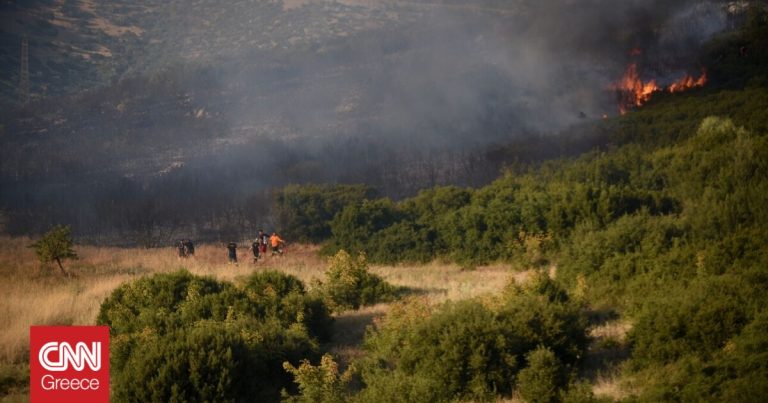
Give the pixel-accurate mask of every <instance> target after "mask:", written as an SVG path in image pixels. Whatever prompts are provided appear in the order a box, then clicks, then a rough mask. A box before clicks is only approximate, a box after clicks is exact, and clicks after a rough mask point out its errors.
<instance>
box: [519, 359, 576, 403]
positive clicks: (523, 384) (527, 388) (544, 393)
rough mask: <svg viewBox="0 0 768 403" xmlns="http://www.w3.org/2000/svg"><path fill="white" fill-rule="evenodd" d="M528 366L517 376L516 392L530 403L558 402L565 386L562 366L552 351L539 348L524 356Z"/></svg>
mask: <svg viewBox="0 0 768 403" xmlns="http://www.w3.org/2000/svg"><path fill="white" fill-rule="evenodd" d="M525 360H526V362H527V363H528V365H527V366H526V367H525V368H523V370H521V371H520V374H518V376H517V391H518V392H519V393H520V396H521V397H522V398H523V399H524V400H525V401H526V402H531V403H539V402H543V403H551V402H556V401H558V400H559V399H558V396H559V395H560V390H561V389H562V388H563V387H564V386H565V379H566V377H565V374H564V373H563V368H562V365H561V364H560V361H559V360H558V359H557V357H556V356H555V353H553V352H552V350H549V349H547V348H544V347H539V348H537V349H536V350H533V351H531V352H529V353H528V354H526V355H525Z"/></svg>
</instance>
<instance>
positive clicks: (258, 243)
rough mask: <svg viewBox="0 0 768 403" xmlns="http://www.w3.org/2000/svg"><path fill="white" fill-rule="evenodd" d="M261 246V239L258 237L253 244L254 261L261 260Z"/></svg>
mask: <svg viewBox="0 0 768 403" xmlns="http://www.w3.org/2000/svg"><path fill="white" fill-rule="evenodd" d="M260 246H261V239H259V238H256V239H255V240H254V241H253V243H252V244H251V252H253V263H256V262H258V261H259V247H260Z"/></svg>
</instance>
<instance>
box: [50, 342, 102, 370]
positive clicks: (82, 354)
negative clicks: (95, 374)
mask: <svg viewBox="0 0 768 403" xmlns="http://www.w3.org/2000/svg"><path fill="white" fill-rule="evenodd" d="M51 352H54V353H55V352H58V353H59V354H58V355H59V359H58V360H56V361H52V360H51V359H50V356H49V355H50V353H51ZM39 358H40V365H42V366H43V368H45V369H47V370H48V371H53V372H56V371H66V370H67V369H69V365H70V364H71V365H72V366H73V367H74V368H75V370H76V371H82V370H83V368H85V364H86V363H87V364H88V366H89V367H91V370H93V371H98V370H100V369H101V342H98V341H97V342H93V343H91V348H90V349H89V348H88V347H87V346H86V345H85V343H83V342H80V343H77V345H76V346H75V348H72V346H71V345H70V344H69V343H67V342H61V343H57V342H55V341H52V342H50V343H46V344H44V345H43V348H41V349H40V356H39Z"/></svg>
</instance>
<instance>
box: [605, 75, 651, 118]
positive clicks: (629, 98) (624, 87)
mask: <svg viewBox="0 0 768 403" xmlns="http://www.w3.org/2000/svg"><path fill="white" fill-rule="evenodd" d="M615 89H616V91H617V92H618V94H619V112H621V114H622V115H623V114H625V113H627V111H628V110H629V109H631V108H633V107H639V106H643V104H644V103H646V102H648V100H649V99H651V95H653V93H654V92H656V91H660V88H659V86H658V85H656V80H651V81H648V82H643V80H642V79H640V74H639V73H638V72H637V64H635V63H632V64H630V65H629V67H627V71H626V72H625V73H624V77H623V78H622V79H621V81H620V82H619V83H618V84H617V85H616V86H615Z"/></svg>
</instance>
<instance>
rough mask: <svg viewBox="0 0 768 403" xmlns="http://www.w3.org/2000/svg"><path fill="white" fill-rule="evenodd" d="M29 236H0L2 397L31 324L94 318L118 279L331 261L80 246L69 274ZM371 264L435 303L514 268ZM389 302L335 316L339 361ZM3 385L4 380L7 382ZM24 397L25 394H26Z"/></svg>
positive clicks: (296, 270)
mask: <svg viewBox="0 0 768 403" xmlns="http://www.w3.org/2000/svg"><path fill="white" fill-rule="evenodd" d="M32 242H33V241H32V240H30V239H26V238H9V237H0V274H1V275H2V277H3V279H4V281H3V282H2V283H1V284H0V293H2V295H3V298H2V299H1V300H0V387H2V388H3V389H1V390H0V392H4V393H0V395H2V394H14V393H15V394H16V396H17V397H23V395H21V396H20V395H19V393H21V394H23V393H25V390H24V389H23V388H22V389H19V386H22V385H17V386H14V385H13V383H14V382H13V379H15V378H18V377H19V376H20V375H19V373H20V372H23V371H26V366H27V363H28V357H29V327H30V326H31V325H90V324H94V322H95V320H96V315H97V314H98V311H99V306H100V304H101V302H102V301H103V300H104V298H106V297H107V295H109V293H110V292H111V291H112V290H113V289H115V288H116V287H117V286H118V285H120V284H121V283H124V282H126V281H130V280H132V279H135V278H138V277H141V276H144V275H149V274H152V273H163V272H171V271H176V270H180V269H186V270H189V271H190V272H192V273H195V274H200V275H209V276H213V277H216V278H217V279H221V280H230V281H237V278H238V277H240V276H244V275H247V274H249V273H252V272H254V271H257V270H266V269H276V270H279V271H282V272H285V273H289V274H292V275H295V276H297V277H298V278H300V279H301V280H302V281H304V282H305V284H307V285H310V284H311V282H312V280H313V279H315V278H316V279H322V277H323V274H324V271H325V268H326V264H325V260H324V259H323V258H322V257H320V256H318V254H317V248H316V247H314V246H304V245H291V246H290V247H289V248H287V250H286V253H285V255H284V256H282V257H268V258H267V259H264V260H262V261H260V262H258V263H256V264H253V263H252V257H251V254H250V252H249V251H248V250H247V249H246V248H245V247H243V248H241V249H239V250H238V259H239V264H238V265H231V264H228V263H227V251H226V248H225V247H224V246H223V245H199V246H197V247H196V253H195V257H194V258H188V259H180V258H178V257H177V255H176V250H175V248H172V247H168V248H156V249H140V248H107V247H93V246H76V248H75V250H76V251H77V254H78V255H79V257H80V258H79V259H78V260H75V261H67V262H65V267H66V269H67V270H68V271H70V272H71V273H72V274H73V276H72V277H69V278H68V277H64V276H63V275H62V274H61V273H60V272H59V270H58V268H56V267H55V266H54V265H50V266H41V265H40V263H39V262H38V260H37V257H36V256H35V254H34V251H33V250H32V249H30V248H29V247H28V246H29V245H30V244H32ZM370 270H371V271H372V272H374V273H376V274H378V275H380V276H382V277H383V278H384V279H386V280H387V281H389V282H391V283H392V284H395V285H401V286H406V287H408V288H409V289H411V290H413V291H414V293H415V294H417V295H418V296H419V297H421V298H427V299H428V300H429V301H430V302H435V303H436V302H441V301H445V300H448V299H452V300H458V299H464V298H471V297H474V296H479V295H482V294H486V293H494V292H498V291H499V290H501V289H502V288H503V287H504V285H505V284H506V283H507V282H508V281H510V277H511V276H515V277H516V278H517V279H519V280H523V279H524V277H525V276H526V273H516V274H515V273H512V271H511V270H510V269H509V267H507V266H501V265H499V266H488V267H480V268H478V269H476V270H473V271H466V270H462V269H461V268H460V267H459V266H456V265H449V264H441V263H432V264H428V265H421V266H396V267H382V266H374V267H371V268H370ZM387 309H388V304H379V305H375V306H371V307H364V308H362V309H360V310H358V311H350V312H345V313H342V314H340V315H337V317H336V319H337V321H336V326H335V333H336V335H335V336H336V337H334V339H333V344H332V345H331V346H328V347H329V348H330V350H331V351H332V353H334V355H336V356H338V357H340V359H341V361H342V362H346V361H348V360H349V359H351V358H353V357H355V356H357V355H358V354H359V353H360V351H359V348H358V347H357V346H358V344H359V342H360V341H361V340H362V337H363V334H364V332H365V328H366V326H368V325H369V324H370V323H371V322H372V321H373V320H374V319H375V318H376V317H379V316H381V315H384V314H385V313H386V312H387ZM2 385H5V386H2ZM22 400H23V399H22Z"/></svg>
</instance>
